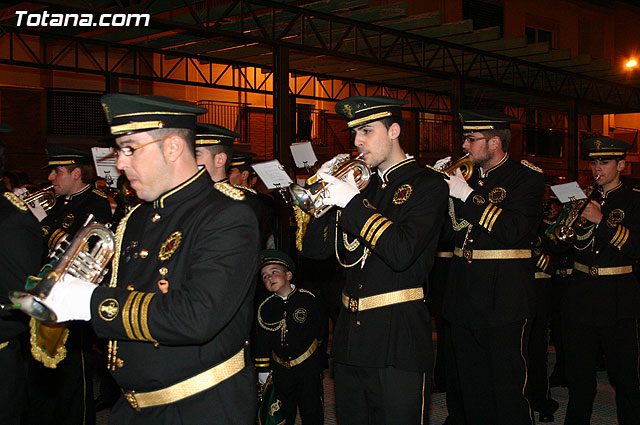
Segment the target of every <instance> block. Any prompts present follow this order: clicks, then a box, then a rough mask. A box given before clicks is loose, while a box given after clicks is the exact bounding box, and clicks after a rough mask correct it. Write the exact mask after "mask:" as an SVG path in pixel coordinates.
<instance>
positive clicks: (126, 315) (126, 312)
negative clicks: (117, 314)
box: [122, 291, 139, 339]
mask: <svg viewBox="0 0 640 425" xmlns="http://www.w3.org/2000/svg"><path fill="white" fill-rule="evenodd" d="M137 294H139V292H137V291H134V292H132V293H131V295H129V297H128V298H127V301H125V303H124V307H123V308H122V325H123V326H124V331H125V332H126V333H127V338H129V339H136V338H135V336H134V335H133V330H132V329H131V322H130V320H129V319H130V309H131V304H132V303H133V300H134V299H135V298H136V296H137Z"/></svg>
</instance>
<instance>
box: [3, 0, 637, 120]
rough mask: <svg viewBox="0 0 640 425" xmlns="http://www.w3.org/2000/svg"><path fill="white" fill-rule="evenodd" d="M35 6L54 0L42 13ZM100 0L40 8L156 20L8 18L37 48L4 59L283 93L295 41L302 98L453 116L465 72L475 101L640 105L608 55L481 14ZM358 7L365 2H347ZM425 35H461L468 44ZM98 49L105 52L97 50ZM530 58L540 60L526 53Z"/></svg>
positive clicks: (8, 31)
mask: <svg viewBox="0 0 640 425" xmlns="http://www.w3.org/2000/svg"><path fill="white" fill-rule="evenodd" d="M34 3H37V4H40V5H43V6H45V7H44V8H40V9H37V8H36V9H35V10H34V8H33V4H34ZM92 3H93V4H94V5H96V6H94V7H93V8H88V7H87V6H86V2H84V1H73V0H70V1H62V0H59V1H56V0H53V1H37V2H32V3H29V4H30V5H32V7H31V10H32V11H33V13H40V12H42V11H43V10H47V11H48V12H49V13H93V14H99V13H150V14H151V15H152V18H151V23H150V26H149V27H137V28H101V29H99V30H97V31H95V30H94V31H91V32H86V31H85V32H80V31H84V29H83V28H78V27H73V28H56V32H55V34H53V33H52V32H51V31H35V30H32V29H27V28H25V27H24V26H23V27H16V26H15V22H16V19H15V18H9V19H6V18H5V20H4V22H3V25H2V28H1V29H2V30H4V34H3V35H2V36H1V37H0V40H1V39H2V38H4V37H9V38H10V43H11V46H12V47H11V49H9V50H10V51H11V55H14V52H15V50H16V49H15V48H14V47H13V46H14V43H17V44H20V45H21V46H22V48H23V49H25V50H28V51H29V54H27V55H26V57H23V58H22V59H17V58H16V57H15V56H12V57H10V56H6V57H5V56H4V55H3V54H2V53H1V52H0V62H1V63H7V64H15V65H22V66H32V67H39V68H49V69H60V70H67V71H76V72H86V73H93V74H103V75H105V76H121V77H127V78H139V79H148V80H155V81H168V82H175V83H181V84H191V85H201V86H207V87H218V88H224V89H229V90H239V91H251V92H257V93H265V94H271V92H270V91H269V90H265V88H264V85H265V82H266V80H267V79H268V78H270V77H271V72H272V71H271V69H272V63H273V58H272V57H271V56H272V52H273V51H274V49H276V48H277V49H283V48H284V49H288V50H289V51H290V66H289V68H290V69H289V71H290V72H291V73H292V74H293V75H294V76H301V77H305V78H302V79H301V80H302V81H307V83H306V84H302V83H299V82H298V81H297V79H296V80H294V81H295V82H294V83H292V84H290V90H291V91H292V93H293V94H294V95H297V96H300V97H307V98H313V99H330V100H337V99H340V98H343V97H346V96H350V95H354V94H368V95H371V94H390V95H395V96H397V97H401V98H405V99H407V100H409V101H410V106H411V107H413V108H415V109H419V110H430V111H433V112H442V113H450V105H449V103H448V102H447V101H446V99H445V98H446V97H447V96H451V95H452V90H453V89H452V81H454V80H455V81H460V82H462V84H463V86H464V91H463V93H464V95H465V98H466V99H470V100H469V101H473V99H486V100H490V101H492V102H496V103H498V104H504V105H521V106H529V107H540V108H544V109H555V110H559V111H567V110H568V109H570V108H573V107H574V106H570V105H575V107H576V108H577V110H578V112H579V113H580V114H588V115H595V114H605V113H631V112H640V86H638V84H630V83H620V82H618V81H609V80H607V79H605V78H609V79H619V78H620V77H619V75H615V73H612V72H610V71H611V69H610V67H608V66H607V65H608V62H607V63H603V62H602V61H600V62H598V61H592V60H591V59H590V58H588V57H585V56H584V55H582V56H576V57H573V58H572V57H571V56H570V52H569V53H568V52H567V51H560V50H553V51H551V50H549V48H548V46H544V45H540V44H535V45H528V46H527V45H523V40H522V37H520V38H518V37H516V38H509V39H500V40H496V39H495V30H494V31H493V34H492V32H491V29H489V30H484V31H471V32H469V28H468V27H469V22H470V21H463V22H461V23H453V24H445V25H439V22H438V16H436V14H433V16H429V14H427V15H423V16H421V17H420V20H421V21H423V22H424V24H423V27H422V28H415V25H416V24H415V22H416V20H415V19H414V20H412V19H411V17H406V16H405V17H403V13H406V12H403V9H402V6H401V5H392V6H393V7H388V8H390V9H388V10H392V11H393V12H394V13H389V14H388V15H389V17H390V18H389V19H386V21H388V22H386V23H387V25H388V26H381V25H374V24H370V23H365V22H361V21H356V20H354V19H351V18H350V17H356V18H361V19H365V18H366V17H367V16H373V19H380V17H381V16H383V15H385V14H384V13H381V12H380V11H379V10H376V9H375V8H372V9H374V10H373V11H371V10H370V11H369V12H367V10H358V9H357V8H359V7H360V8H361V7H363V6H365V5H366V4H368V2H367V1H366V0H343V1H341V2H338V1H336V0H328V1H323V2H316V3H311V4H307V5H304V6H303V7H296V6H291V5H288V4H285V2H274V1H271V0H231V1H229V2H226V3H224V4H221V5H219V6H213V3H220V2H212V1H195V0H182V1H178V0H173V1H169V0H162V1H161V0H147V1H140V2H138V3H137V4H133V5H130V6H129V7H124V6H123V3H124V2H121V1H118V0H113V1H112V0H103V1H94V2H92ZM127 3H132V2H127ZM349 8H355V9H354V10H345V9H349ZM394 8H395V9H394ZM16 9H17V8H16V7H13V8H12V10H16ZM320 9H322V10H326V11H328V12H332V13H327V12H324V11H322V10H320ZM336 13H342V14H344V15H347V16H350V17H343V16H338V15H337V14H336ZM4 16H5V17H6V16H7V13H5V14H4ZM382 23H383V24H384V23H385V21H384V20H383V21H382ZM92 30H93V28H92ZM461 31H462V32H461ZM464 31H466V33H465V32H464ZM74 32H75V33H76V34H75V35H74ZM424 34H431V35H440V36H443V37H450V38H451V40H453V41H456V42H457V43H454V42H452V41H449V40H443V39H438V38H434V37H430V36H427V35H424ZM443 34H444V35H443ZM22 35H30V36H36V37H41V40H42V41H43V42H45V46H46V44H47V41H49V44H55V43H51V41H52V40H58V43H59V42H61V41H62V40H65V41H64V43H65V45H66V47H65V49H67V50H68V51H67V53H65V54H63V53H62V52H60V51H57V52H53V51H49V52H47V50H46V47H45V48H44V49H41V51H39V52H37V53H36V52H33V50H31V49H29V48H28V42H27V41H25V40H24V38H23V37H22ZM114 40H115V41H114ZM460 43H469V44H473V45H465V44H460ZM17 44H16V46H17ZM525 44H526V43H525ZM159 46H162V47H161V48H160V47H159ZM96 47H99V49H100V50H101V52H100V53H104V54H95V53H94V52H95V50H96ZM483 48H484V49H492V50H495V52H494V51H487V50H484V49H483ZM71 50H73V51H74V55H76V57H77V55H79V54H82V55H88V56H90V57H91V62H92V63H93V66H92V67H88V66H83V65H81V64H80V63H79V61H77V60H76V61H75V63H74V64H71V65H62V57H63V56H65V55H67V54H68V53H69V51H71ZM114 50H115V51H119V52H121V53H122V58H121V60H120V61H119V63H116V64H113V63H111V64H109V63H108V60H109V59H108V58H107V56H108V55H107V52H113V51H114ZM498 52H500V53H498ZM149 54H159V55H160V56H161V58H162V59H161V60H160V61H159V64H157V63H154V61H152V60H149V58H147V57H146V55H149ZM518 55H526V56H525V57H530V58H531V60H524V59H521V58H519V57H515V56H518ZM305 57H310V59H311V60H308V59H305ZM132 59H133V60H134V64H135V65H134V67H133V70H128V71H126V72H125V71H123V70H121V69H119V66H120V65H121V64H122V63H123V62H124V61H130V60H132ZM196 61H197V63H198V65H200V67H198V66H196ZM536 61H544V62H547V63H551V64H557V66H559V67H554V66H549V65H545V64H542V63H537V62H536ZM207 62H211V63H218V64H224V65H227V67H226V68H225V71H223V72H227V70H233V71H236V72H237V74H238V75H239V76H240V77H239V78H242V79H243V85H245V86H246V87H238V86H237V85H236V83H235V81H234V82H233V83H232V84H220V81H221V79H222V74H221V73H218V75H214V74H213V71H209V75H207V69H206V66H205V67H204V72H203V70H202V69H200V68H201V67H202V64H203V63H205V64H206V63H207ZM372 65H374V66H375V67H372ZM253 66H255V67H257V68H259V69H262V70H263V75H262V76H261V77H260V78H258V77H255V76H254V79H255V78H258V80H256V81H254V82H252V81H249V79H248V78H246V75H244V74H242V69H243V68H245V67H253ZM177 67H184V69H185V70H186V72H183V74H186V78H180V79H178V78H172V75H171V74H172V72H173V71H174V70H176V68H177ZM565 67H566V68H567V69H578V70H581V71H582V72H580V73H579V72H571V71H568V70H565V69H563V68H565ZM581 67H582V68H581ZM594 67H595V68H594ZM189 69H191V70H192V71H191V76H189ZM167 70H168V71H167ZM209 70H211V67H210V68H209ZM236 72H234V73H233V75H234V76H235V75H236ZM588 72H598V73H599V75H601V77H600V78H595V77H592V76H589V75H586V74H587V73H588ZM311 82H313V83H315V84H314V85H317V86H320V87H321V89H322V90H320V92H316V91H315V89H314V93H313V94H312V95H308V94H304V90H302V89H300V90H299V89H298V86H305V87H309V85H310V84H311ZM634 83H635V80H634ZM434 100H435V101H434Z"/></svg>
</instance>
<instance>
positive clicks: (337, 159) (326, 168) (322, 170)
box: [318, 153, 351, 173]
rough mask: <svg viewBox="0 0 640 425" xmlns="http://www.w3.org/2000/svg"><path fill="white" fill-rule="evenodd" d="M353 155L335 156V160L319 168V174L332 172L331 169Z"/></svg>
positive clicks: (342, 154) (332, 159)
mask: <svg viewBox="0 0 640 425" xmlns="http://www.w3.org/2000/svg"><path fill="white" fill-rule="evenodd" d="M350 156H351V155H349V154H348V153H339V154H338V155H336V156H334V157H333V158H331V159H330V160H328V161H327V162H325V163H324V164H322V165H321V166H320V168H318V173H328V172H330V171H331V168H332V167H333V166H334V165H336V164H337V163H339V162H342V161H344V160H345V159H346V158H349V157H350Z"/></svg>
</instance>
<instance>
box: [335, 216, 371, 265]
mask: <svg viewBox="0 0 640 425" xmlns="http://www.w3.org/2000/svg"><path fill="white" fill-rule="evenodd" d="M339 220H340V211H337V212H336V234H335V238H334V240H335V244H334V246H335V252H336V260H338V263H339V264H340V265H341V266H342V267H344V268H347V269H348V268H350V267H353V266H356V265H358V264H359V263H360V262H361V261H363V260H364V259H365V258H367V255H369V248H365V249H364V251H363V253H362V255H361V256H360V258H358V259H357V260H356V262H355V263H351V264H345V263H343V262H342V260H341V259H340V256H339V255H338V221H339ZM343 242H344V243H345V247H346V248H347V250H349V251H354V250H355V249H356V248H357V247H358V245H360V241H358V240H357V239H355V240H354V241H353V242H351V243H348V244H347V237H346V234H345V235H344V236H343ZM356 242H357V245H355V246H354V244H355V243H356Z"/></svg>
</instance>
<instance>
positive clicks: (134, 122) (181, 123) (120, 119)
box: [101, 93, 207, 136]
mask: <svg viewBox="0 0 640 425" xmlns="http://www.w3.org/2000/svg"><path fill="white" fill-rule="evenodd" d="M101 100H102V108H103V109H104V113H105V115H106V117H107V121H108V123H109V127H110V131H111V134H112V135H114V136H120V135H123V134H130V133H137V132H141V131H149V130H156V129H158V128H186V129H191V130H195V129H196V115H200V114H204V113H206V112H207V109H206V108H201V107H199V106H195V105H192V104H191V103H188V102H182V101H180V100H175V99H172V98H170V97H164V96H142V95H132V94H121V93H110V94H106V95H104V96H102V98H101Z"/></svg>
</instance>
